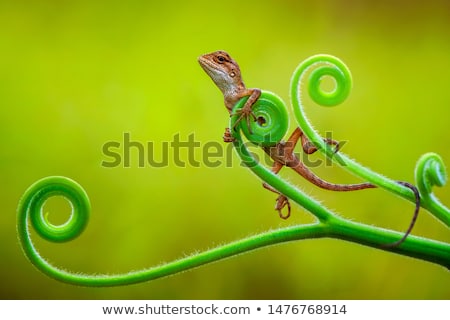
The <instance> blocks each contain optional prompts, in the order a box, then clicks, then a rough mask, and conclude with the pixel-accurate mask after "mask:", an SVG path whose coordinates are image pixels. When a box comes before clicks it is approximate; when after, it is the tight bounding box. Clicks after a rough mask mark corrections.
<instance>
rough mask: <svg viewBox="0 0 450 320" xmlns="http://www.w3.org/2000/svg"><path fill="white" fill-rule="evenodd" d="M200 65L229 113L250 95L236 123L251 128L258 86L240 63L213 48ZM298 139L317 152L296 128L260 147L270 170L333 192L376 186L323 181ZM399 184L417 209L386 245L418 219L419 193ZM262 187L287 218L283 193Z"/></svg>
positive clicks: (227, 136) (332, 142)
mask: <svg viewBox="0 0 450 320" xmlns="http://www.w3.org/2000/svg"><path fill="white" fill-rule="evenodd" d="M198 61H199V63H200V66H201V67H202V68H203V70H205V72H206V73H207V74H208V76H209V77H210V78H211V79H212V80H213V81H214V83H215V84H216V86H217V87H218V88H219V89H220V91H222V94H223V96H224V101H225V107H226V108H227V110H228V112H229V113H230V115H231V112H232V109H233V107H234V105H235V104H236V103H237V102H238V101H239V100H240V99H241V98H243V97H246V96H249V98H248V99H247V101H246V103H245V104H244V106H243V107H242V109H241V110H240V111H239V118H238V120H237V122H236V123H238V122H239V121H240V120H242V119H243V118H245V119H246V121H247V125H248V127H249V128H250V121H251V117H253V120H254V121H256V120H257V119H256V117H255V116H254V115H253V113H252V106H253V105H254V104H255V102H256V101H257V100H258V98H259V97H260V96H261V90H260V89H248V88H246V86H245V85H244V82H243V80H242V76H241V71H240V68H239V65H238V64H237V63H236V61H234V60H233V59H232V58H231V57H230V55H229V54H228V53H226V52H225V51H216V52H212V53H208V54H204V55H202V56H200V57H199V58H198ZM223 139H224V141H225V142H232V141H233V138H232V136H231V133H230V129H229V128H225V134H224V137H223ZM299 139H301V141H302V148H303V151H304V152H305V153H307V154H312V153H314V152H316V151H317V148H316V147H315V146H313V145H312V144H311V143H310V142H309V141H308V139H307V138H306V136H305V135H304V134H303V132H302V130H301V129H300V128H299V127H297V128H296V129H295V130H294V132H293V133H292V134H291V136H290V137H289V139H288V140H287V141H285V142H284V141H281V142H279V143H277V144H276V145H275V146H273V147H263V149H264V151H265V152H266V153H267V154H268V155H269V156H270V157H271V158H272V160H273V161H274V164H273V166H272V172H273V173H275V174H277V173H278V172H279V171H280V170H281V168H282V167H283V166H286V167H289V168H292V169H293V170H295V171H296V172H297V173H299V174H300V175H301V176H302V177H304V178H305V179H307V180H308V181H310V182H311V183H313V184H315V185H316V186H318V187H320V188H323V189H327V190H333V191H354V190H361V189H368V188H376V185H374V184H372V183H370V182H363V183H358V184H334V183H330V182H327V181H325V180H322V179H321V178H319V177H318V176H316V175H315V174H314V173H313V172H311V171H310V170H309V169H308V168H307V167H306V166H305V165H304V164H303V163H302V162H301V161H300V159H299V158H298V157H297V156H296V155H295V153H294V148H295V146H296V144H297V142H298V140H299ZM324 141H325V142H326V143H328V144H330V145H335V146H336V147H335V151H336V152H337V151H338V149H339V143H338V142H337V141H335V140H332V139H324ZM398 183H399V184H401V185H404V186H406V187H408V188H410V189H411V190H412V191H413V192H414V195H415V198H416V208H415V211H414V216H413V218H412V220H411V223H410V226H409V228H408V230H407V231H406V232H405V234H404V236H403V237H402V238H401V239H400V240H399V241H397V242H395V243H392V244H389V245H388V246H397V245H399V244H401V243H402V242H403V241H404V240H405V239H406V237H407V236H408V235H409V233H410V232H411V230H412V228H413V227H414V224H415V221H416V219H417V216H418V213H419V208H420V195H419V192H418V190H417V188H416V187H415V186H413V185H411V184H409V183H408V182H403V181H398ZM263 187H264V188H266V189H268V190H270V191H273V192H275V193H277V194H278V198H277V202H276V205H275V209H276V210H277V211H278V213H279V215H280V217H281V218H283V219H287V218H289V216H290V212H291V206H290V203H289V199H288V198H287V197H286V196H284V195H283V194H281V193H279V192H278V191H277V190H275V189H274V188H273V187H272V186H270V185H268V184H267V183H263ZM285 206H287V208H288V213H287V214H286V215H283V213H282V209H283V208H284V207H285Z"/></svg>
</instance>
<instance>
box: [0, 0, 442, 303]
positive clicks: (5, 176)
mask: <svg viewBox="0 0 450 320" xmlns="http://www.w3.org/2000/svg"><path fill="white" fill-rule="evenodd" d="M218 49H223V50H227V51H228V52H230V54H231V55H232V56H233V57H234V58H235V59H236V60H237V61H239V63H240V65H241V69H242V70H243V73H244V80H245V81H246V84H247V85H248V86H250V87H259V88H263V89H266V90H270V91H273V92H276V93H277V94H279V95H280V96H281V97H283V99H284V100H285V101H288V85H289V81H290V76H291V74H292V72H293V70H294V68H295V67H296V66H297V64H298V63H299V62H301V61H302V60H303V59H305V58H307V57H308V56H310V55H313V54H317V53H328V54H333V55H336V56H338V57H340V58H341V59H343V60H344V61H345V62H346V63H347V65H348V66H349V67H350V69H351V71H352V74H353V78H354V88H353V91H352V94H351V97H350V98H349V99H348V101H347V102H346V103H345V104H343V105H342V106H339V107H337V108H320V107H315V106H311V107H310V108H308V114H309V116H310V118H311V120H312V122H313V123H314V124H315V126H316V127H317V128H319V130H321V132H326V131H332V132H333V137H334V138H335V139H338V140H346V141H348V142H347V143H346V145H345V147H344V150H343V152H345V153H347V154H349V155H351V156H352V157H354V158H355V159H357V160H358V161H359V162H361V163H363V164H365V165H367V166H368V167H370V168H372V169H374V170H375V171H377V172H380V173H382V174H384V175H386V176H388V177H391V178H393V179H397V180H406V181H411V182H413V181H414V177H413V172H414V166H415V162H416V160H417V159H418V158H419V157H420V155H422V154H423V153H425V152H428V151H434V152H437V153H439V154H440V155H441V156H442V157H443V159H444V161H445V162H446V163H447V164H450V149H449V147H448V146H449V142H448V138H449V131H448V121H449V117H450V90H449V89H450V87H449V83H450V4H449V2H448V1H428V2H426V3H422V2H419V1H413V2H410V1H395V2H394V1H377V2H373V1H367V2H361V1H293V0H292V1H287V0H283V1H280V0H278V1H262V0H259V1H234V0H229V1H226V2H224V1H183V2H182V1H133V0H131V1H5V0H3V1H1V2H0V132H1V136H2V148H1V153H0V179H1V181H2V183H1V185H2V187H1V188H2V190H1V191H2V192H1V193H0V199H1V203H2V204H3V212H2V215H0V243H1V245H0V257H1V258H0V259H1V264H0V282H1V283H2V285H1V289H0V297H1V298H5V299H6V298H9V299H16V298H20V299H23V298H26V299H36V298H44V299H46V298H53V299H59V298H70V299H81V298H83V299H260V298H261V299H262V298H264V299H278V298H280V299H449V298H450V291H449V288H450V277H449V273H448V271H446V270H444V269H443V268H442V267H439V266H437V265H433V264H430V263H426V262H423V261H420V260H415V259H411V258H406V257H403V256H398V255H395V254H390V253H385V252H382V251H381V250H375V249H371V248H368V247H363V246H359V245H356V244H352V243H346V242H343V241H338V240H333V239H321V240H307V241H301V242H294V243H287V244H283V245H279V246H275V247H270V248H265V249H262V250H258V251H256V252H252V253H250V254H246V255H241V256H239V257H234V258H231V259H227V260H225V261H221V262H219V263H215V264H212V265H207V266H204V267H201V268H198V269H195V270H193V271H189V272H185V273H182V274H178V275H175V276H172V277H169V278H165V279H160V280H156V281H152V282H148V283H142V284H138V285H132V286H126V287H119V288H83V287H77V286H70V285H66V284H63V283H59V282H57V281H54V280H52V279H50V278H48V277H47V276H45V275H43V274H41V273H40V272H39V271H37V270H36V269H35V268H34V267H33V266H32V265H31V264H30V263H29V262H28V261H27V260H26V258H25V257H24V255H23V254H22V252H21V249H20V247H19V244H18V241H17V237H16V233H15V218H16V217H15V210H16V207H17V203H18V201H19V199H20V197H21V195H22V194H23V192H24V191H25V189H26V188H27V187H28V186H29V185H30V184H32V183H33V182H34V181H36V180H37V179H39V178H42V177H45V176H49V175H64V176H68V177H71V178H73V179H75V180H76V181H78V182H79V183H80V184H81V185H82V186H83V187H84V188H85V189H86V191H87V193H88V194H89V197H90V199H91V202H92V209H93V210H92V219H91V221H90V223H89V226H88V228H87V230H86V231H85V233H84V234H83V235H82V236H81V237H80V238H78V239H76V240H74V241H72V242H70V243H65V244H51V243H47V242H45V241H42V240H40V239H38V238H37V236H36V235H34V239H35V242H36V244H37V246H38V248H39V249H40V251H41V253H42V255H43V256H44V257H46V258H47V259H49V261H51V262H52V263H54V264H55V265H58V266H61V267H63V268H66V269H68V270H73V271H74V272H88V273H119V272H120V273H121V272H127V271H129V270H136V269H141V268H145V267H150V266H153V265H156V264H159V263H161V262H163V261H171V260H173V259H176V258H179V257H183V256H184V255H187V254H191V253H192V252H194V251H202V250H204V249H207V248H211V247H213V246H217V245H219V244H223V243H226V242H229V241H232V240H236V239H240V238H242V237H244V236H247V235H250V234H255V233H257V232H261V231H265V230H268V229H271V228H277V227H281V226H287V225H290V224H298V223H305V222H310V221H312V219H311V217H310V216H309V215H307V214H306V213H305V212H304V211H303V210H302V209H301V208H300V207H298V206H295V207H294V209H293V216H292V217H291V218H290V219H289V220H288V221H283V220H281V219H279V218H278V216H277V214H276V212H275V211H274V210H273V206H274V200H275V198H276V196H275V195H274V194H271V193H270V192H268V191H266V190H264V189H263V188H262V187H261V183H260V181H258V179H256V178H255V176H253V175H252V174H251V173H250V171H249V170H247V169H245V168H242V167H240V166H239V163H238V161H237V160H238V159H237V157H236V155H235V154H234V153H233V166H232V167H227V166H225V165H222V166H219V167H216V168H208V167H207V166H206V165H204V164H201V165H200V166H199V167H194V166H187V167H185V168H180V167H177V166H176V165H175V164H174V162H173V161H172V160H171V161H169V166H167V167H164V168H152V167H150V166H148V165H147V166H146V167H144V168H138V166H137V156H136V154H134V158H133V159H134V160H133V159H132V165H131V168H123V167H122V166H119V167H117V168H104V167H102V166H101V162H102V161H104V160H110V158H107V157H105V156H104V155H103V154H102V146H103V144H104V143H106V142H107V141H113V140H115V141H121V139H122V135H123V133H124V132H129V133H130V135H131V139H132V140H135V141H140V142H142V143H146V142H147V141H153V142H154V143H155V146H156V147H155V150H156V151H155V152H156V154H155V158H156V159H159V155H160V153H161V151H160V147H161V143H162V142H163V141H171V140H172V138H173V136H174V135H175V134H177V133H179V135H180V138H181V140H187V137H188V135H189V134H191V133H194V134H195V138H196V140H197V141H200V142H201V143H206V142H208V141H218V142H219V143H221V144H222V145H224V146H225V144H223V143H222V134H223V131H224V127H225V126H226V125H227V123H228V115H227V112H226V110H225V108H224V106H223V101H222V97H221V95H220V92H219V91H218V90H217V89H216V88H215V87H214V85H213V83H212V82H211V81H210V79H209V78H208V77H207V76H206V75H205V74H204V72H203V71H202V70H201V68H200V67H199V66H198V63H197V60H196V59H197V57H198V56H199V55H200V54H203V53H206V52H210V51H214V50H218ZM291 128H293V124H292V125H291ZM195 155H196V157H197V159H199V160H201V151H198V150H197V151H196V153H195ZM187 156H188V155H187V153H182V154H181V158H182V159H185V160H186V159H187ZM316 157H317V158H318V159H320V156H316ZM315 172H317V173H318V174H319V175H321V176H322V177H324V178H326V179H328V180H331V181H333V182H341V183H345V182H355V181H358V180H357V179H356V178H354V177H352V176H350V175H349V174H348V173H346V172H345V171H343V170H341V169H339V168H337V167H332V168H325V167H321V168H317V169H315ZM282 175H283V176H285V177H286V178H287V179H289V180H290V181H291V182H292V183H295V184H297V185H298V186H300V187H301V188H303V189H304V190H305V191H306V192H308V193H310V194H312V195H314V197H316V198H318V199H320V200H321V201H322V202H323V203H324V205H326V206H328V207H329V208H332V209H334V210H336V211H337V212H339V213H341V214H342V215H344V216H346V217H349V218H351V219H353V220H357V221H362V222H365V223H368V224H374V225H378V226H383V227H388V228H394V229H396V230H400V231H403V230H405V229H406V227H407V225H408V224H409V221H410V218H411V214H412V211H413V206H412V204H411V203H409V202H406V201H404V200H402V199H400V198H398V197H395V196H393V195H391V194H389V193H387V192H384V191H382V190H366V191H360V192H357V193H346V194H342V193H335V192H327V191H321V190H318V188H316V187H314V186H312V185H311V184H309V183H308V182H306V181H303V180H302V179H301V178H300V177H298V176H296V175H294V174H292V173H291V172H289V171H288V170H283V171H282ZM436 194H437V195H438V196H439V197H440V198H441V200H442V201H443V202H444V203H445V204H447V205H450V192H449V187H444V188H441V189H440V190H436ZM47 207H48V210H50V211H51V212H53V214H52V215H51V220H52V221H54V222H55V223H58V222H63V221H64V219H65V217H67V214H68V212H69V209H68V205H67V203H65V202H64V201H62V200H58V199H52V200H51V201H49V203H48V206H47ZM55 211H58V212H55ZM414 234H417V235H423V236H428V237H431V238H434V239H439V240H444V241H450V238H449V232H448V229H446V228H445V227H444V226H443V225H442V224H441V223H439V222H438V221H437V220H435V219H434V218H432V217H430V215H429V214H428V213H427V212H426V211H425V210H422V211H421V214H420V217H419V220H418V223H417V226H416V228H415V230H414Z"/></svg>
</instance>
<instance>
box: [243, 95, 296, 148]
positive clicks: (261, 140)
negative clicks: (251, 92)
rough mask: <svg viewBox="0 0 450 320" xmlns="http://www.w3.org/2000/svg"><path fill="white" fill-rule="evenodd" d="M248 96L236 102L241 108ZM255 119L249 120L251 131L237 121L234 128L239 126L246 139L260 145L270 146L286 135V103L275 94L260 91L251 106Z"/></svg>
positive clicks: (287, 123)
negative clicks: (259, 94)
mask: <svg viewBox="0 0 450 320" xmlns="http://www.w3.org/2000/svg"><path fill="white" fill-rule="evenodd" d="M247 99H248V97H245V98H242V99H241V100H239V102H238V103H237V107H238V108H242V107H243V106H244V104H245V102H246V101H247ZM252 111H253V114H254V115H255V117H256V120H257V121H251V133H250V130H249V129H248V127H247V125H242V123H243V121H241V122H239V123H238V125H237V126H236V129H239V128H241V129H242V131H243V132H244V135H245V136H246V137H247V139H248V140H249V141H250V142H252V143H254V144H256V145H259V146H261V147H271V146H274V145H275V144H277V143H278V142H280V141H281V139H283V137H284V136H285V135H286V133H287V130H288V128H289V116H288V113H287V110H286V104H285V103H284V102H283V100H281V98H280V97H278V96H277V95H276V94H274V93H272V92H269V91H262V92H261V96H260V97H259V99H258V100H257V101H256V103H255V104H254V105H253V106H252Z"/></svg>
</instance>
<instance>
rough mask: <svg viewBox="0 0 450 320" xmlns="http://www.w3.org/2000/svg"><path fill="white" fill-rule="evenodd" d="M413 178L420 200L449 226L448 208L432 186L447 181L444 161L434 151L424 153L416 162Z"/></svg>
mask: <svg viewBox="0 0 450 320" xmlns="http://www.w3.org/2000/svg"><path fill="white" fill-rule="evenodd" d="M415 178H416V183H417V188H418V189H419V192H420V196H421V198H422V202H423V203H424V205H425V206H426V207H427V209H429V210H430V212H431V213H432V214H433V215H434V216H435V217H436V218H438V219H439V220H441V221H442V222H444V223H445V224H446V225H447V226H450V209H449V208H447V207H445V206H444V205H443V204H442V203H441V202H440V201H439V199H438V198H437V197H436V196H435V195H434V193H433V190H432V188H433V186H438V187H443V186H444V185H445V184H446V182H447V172H446V170H445V165H444V161H443V160H442V158H441V157H440V156H439V155H438V154H436V153H431V152H430V153H426V154H424V155H422V157H420V159H419V161H417V164H416V170H415Z"/></svg>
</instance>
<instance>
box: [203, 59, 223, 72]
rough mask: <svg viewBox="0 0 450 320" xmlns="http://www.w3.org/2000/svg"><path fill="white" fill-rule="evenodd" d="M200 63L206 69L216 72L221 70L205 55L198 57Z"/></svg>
mask: <svg viewBox="0 0 450 320" xmlns="http://www.w3.org/2000/svg"><path fill="white" fill-rule="evenodd" d="M198 63H199V64H200V66H201V67H202V68H203V69H204V70H205V71H211V70H215V71H216V72H219V71H220V70H219V69H218V68H217V66H216V65H215V64H214V63H212V62H211V61H210V60H208V59H206V58H205V57H203V56H200V57H198Z"/></svg>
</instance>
